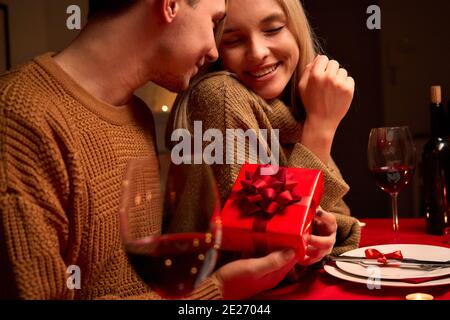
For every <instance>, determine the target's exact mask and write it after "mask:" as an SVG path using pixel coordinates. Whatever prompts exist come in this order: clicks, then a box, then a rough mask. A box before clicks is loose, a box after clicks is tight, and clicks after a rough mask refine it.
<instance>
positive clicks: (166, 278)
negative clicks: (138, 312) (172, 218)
mask: <svg viewBox="0 0 450 320" xmlns="http://www.w3.org/2000/svg"><path fill="white" fill-rule="evenodd" d="M214 243H215V241H214V239H213V237H212V234H211V233H206V234H205V233H191V234H189V233H186V234H182V233H180V234H170V235H163V236H156V237H154V236H149V237H147V238H144V239H140V240H136V241H132V242H130V243H128V244H127V245H126V246H125V250H126V252H127V254H128V258H129V261H130V262H131V264H132V265H133V267H134V269H135V270H136V272H137V274H138V275H139V276H140V278H141V279H142V280H143V281H144V282H145V283H147V284H148V285H149V286H150V288H151V289H152V290H154V291H155V292H157V293H158V294H160V295H161V296H164V297H166V298H177V297H180V296H184V295H187V294H189V293H190V292H191V291H193V290H194V289H195V287H196V286H197V285H198V284H199V283H201V282H202V281H203V280H204V279H205V277H206V276H207V275H208V274H209V273H210V271H211V270H209V266H210V263H209V262H208V261H210V260H215V259H216V255H217V251H216V250H214V245H215V244H214ZM216 249H217V248H216ZM205 261H206V263H205Z"/></svg>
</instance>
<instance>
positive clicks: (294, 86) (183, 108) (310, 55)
mask: <svg viewBox="0 0 450 320" xmlns="http://www.w3.org/2000/svg"><path fill="white" fill-rule="evenodd" d="M228 1H230V0H228ZM231 1H239V0H231ZM277 1H278V3H279V4H280V6H281V7H282V9H283V11H284V13H285V14H286V17H287V21H288V29H289V30H290V31H291V33H292V34H293V36H294V38H295V40H296V41H297V44H298V47H299V49H300V57H299V62H298V65H297V69H296V70H295V71H294V73H293V75H292V77H291V80H290V82H289V84H288V85H287V86H286V88H285V89H284V92H283V94H282V100H283V102H284V103H285V104H287V105H288V106H289V108H290V110H291V113H292V114H293V115H294V116H295V117H296V118H297V120H300V121H303V120H304V118H305V111H304V108H303V104H302V102H301V98H300V94H299V92H298V81H299V79H300V76H301V74H302V72H303V70H304V68H305V67H306V65H307V64H309V63H310V62H312V61H313V60H314V58H315V56H316V55H317V54H318V53H319V52H321V48H320V45H319V43H318V41H317V40H316V37H315V35H314V33H313V31H312V29H311V27H310V25H309V22H308V19H307V17H306V13H305V11H304V9H303V6H302V4H301V3H300V0H277ZM223 27H224V23H222V25H221V26H220V27H219V28H218V31H217V33H216V43H217V46H219V45H220V40H221V37H222V32H223ZM218 74H227V75H230V76H234V75H233V74H231V73H230V72H227V71H223V70H222V71H221V66H220V57H219V60H218V61H216V62H215V63H213V64H210V65H208V66H205V67H204V68H203V69H202V70H201V71H200V72H199V74H198V75H197V76H196V77H194V78H193V79H192V81H191V84H190V85H189V88H188V89H187V90H186V91H183V92H181V93H180V94H178V96H177V98H176V99H175V102H174V105H173V108H172V112H171V115H170V118H169V122H168V125H167V131H166V142H167V143H168V145H170V135H171V133H172V131H173V130H175V129H178V128H183V129H188V130H192V128H191V126H192V124H191V122H190V121H189V116H188V102H189V95H190V92H191V90H192V89H193V88H194V87H195V86H196V85H197V84H198V83H199V82H200V81H202V80H204V79H207V78H209V77H212V76H215V75H218ZM252 96H253V97H254V98H255V100H257V102H258V103H263V104H266V102H265V101H264V99H262V98H261V97H259V96H258V95H256V94H252Z"/></svg>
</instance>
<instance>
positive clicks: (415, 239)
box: [257, 219, 450, 300]
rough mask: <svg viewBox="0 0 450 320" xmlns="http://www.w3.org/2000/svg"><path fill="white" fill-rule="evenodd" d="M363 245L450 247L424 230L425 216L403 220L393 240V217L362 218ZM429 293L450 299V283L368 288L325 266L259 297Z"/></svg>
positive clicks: (374, 296)
mask: <svg viewBox="0 0 450 320" xmlns="http://www.w3.org/2000/svg"><path fill="white" fill-rule="evenodd" d="M361 221H362V222H365V223H366V226H365V227H363V228H362V232H361V241H360V247H366V246H371V245H379V244H388V243H405V244H428V245H436V246H442V247H447V248H450V244H445V243H443V241H442V239H443V237H442V236H433V235H428V234H426V233H425V220H424V219H401V220H400V239H399V240H397V242H395V241H394V240H393V234H392V232H391V231H390V230H392V220H391V219H361ZM417 292H421V293H428V294H431V295H433V297H434V299H435V300H450V285H444V286H436V287H421V288H400V287H381V289H375V290H369V289H368V288H367V286H366V285H365V284H359V283H353V282H349V281H345V280H341V279H338V278H335V277H333V276H331V275H329V274H328V273H326V272H325V270H323V269H316V270H314V269H311V270H307V271H306V273H305V274H304V275H303V276H302V278H301V279H300V280H299V281H298V282H296V283H294V284H289V285H284V286H282V287H280V288H276V289H274V290H272V291H270V292H268V293H265V294H264V295H262V296H259V297H257V299H261V300H265V299H269V300H404V299H405V297H406V295H408V294H410V293H417Z"/></svg>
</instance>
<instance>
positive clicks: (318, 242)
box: [308, 235, 336, 250]
mask: <svg viewBox="0 0 450 320" xmlns="http://www.w3.org/2000/svg"><path fill="white" fill-rule="evenodd" d="M335 242H336V237H334V236H333V235H330V236H327V237H320V236H315V235H311V236H310V238H309V241H308V247H311V248H315V249H319V250H322V249H325V250H329V249H330V248H331V249H332V248H333V246H334V243H335Z"/></svg>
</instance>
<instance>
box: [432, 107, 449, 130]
mask: <svg viewBox="0 0 450 320" xmlns="http://www.w3.org/2000/svg"><path fill="white" fill-rule="evenodd" d="M430 116H431V134H432V136H433V137H434V138H438V137H440V138H443V137H445V136H446V133H447V132H446V131H447V124H446V123H445V122H446V121H445V112H444V106H443V105H442V104H441V103H432V104H431V106H430Z"/></svg>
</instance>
